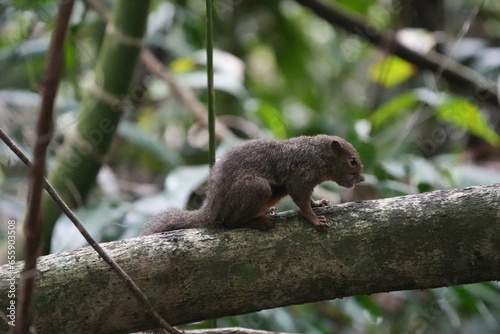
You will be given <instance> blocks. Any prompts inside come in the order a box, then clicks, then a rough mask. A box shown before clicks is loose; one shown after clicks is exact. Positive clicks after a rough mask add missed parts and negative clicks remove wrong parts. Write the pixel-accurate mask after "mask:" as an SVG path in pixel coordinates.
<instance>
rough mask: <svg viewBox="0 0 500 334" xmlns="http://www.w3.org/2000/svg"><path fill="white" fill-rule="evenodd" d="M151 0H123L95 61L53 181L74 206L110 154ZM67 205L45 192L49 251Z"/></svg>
mask: <svg viewBox="0 0 500 334" xmlns="http://www.w3.org/2000/svg"><path fill="white" fill-rule="evenodd" d="M149 5H150V1H148V0H146V1H128V0H118V1H116V2H115V5H114V9H113V17H112V23H111V24H108V28H107V29H106V32H107V33H106V36H105V38H104V41H103V45H102V48H101V50H100V52H99V57H98V59H97V63H96V67H95V83H94V86H93V89H91V91H90V92H89V93H88V94H87V95H86V96H85V97H84V100H83V102H82V110H81V112H80V115H79V118H78V121H77V124H76V128H75V129H74V130H72V131H71V132H70V133H68V134H67V135H66V137H65V142H64V146H63V147H62V149H61V152H60V153H59V154H58V155H57V160H56V163H55V166H54V168H53V169H52V171H51V172H50V174H49V181H50V182H51V183H52V185H53V186H54V188H55V189H56V190H57V191H58V193H59V194H60V195H61V197H62V198H63V199H64V201H65V202H66V203H67V204H68V205H69V206H70V207H73V208H74V207H77V206H79V205H81V204H82V203H83V202H84V200H85V198H86V197H87V194H88V193H89V191H90V189H91V188H92V186H93V184H94V182H95V178H96V176H97V173H98V172H99V169H100V167H101V165H102V163H103V161H104V159H105V156H106V152H107V151H108V149H109V147H110V144H111V142H112V139H113V136H114V133H115V131H116V128H117V126H118V123H119V121H120V117H121V115H122V114H123V111H124V109H125V108H126V107H127V103H129V102H130V100H131V98H130V96H129V93H130V86H131V81H132V76H133V73H134V69H135V66H136V64H137V61H138V58H139V54H140V51H141V39H142V37H143V35H144V32H145V29H146V21H147V17H148V13H149ZM60 215H61V211H60V210H59V208H58V207H57V206H56V205H55V203H54V202H53V201H52V199H51V198H50V197H49V196H48V195H47V194H45V195H44V198H43V217H42V223H43V253H44V254H47V253H49V252H50V240H51V237H52V230H53V228H54V224H55V222H56V220H57V219H58V218H59V216H60Z"/></svg>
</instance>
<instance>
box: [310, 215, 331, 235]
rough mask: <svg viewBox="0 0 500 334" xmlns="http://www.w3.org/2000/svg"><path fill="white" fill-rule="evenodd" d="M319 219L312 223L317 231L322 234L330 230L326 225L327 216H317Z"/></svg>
mask: <svg viewBox="0 0 500 334" xmlns="http://www.w3.org/2000/svg"><path fill="white" fill-rule="evenodd" d="M316 218H317V219H315V220H314V221H312V222H311V223H312V224H313V225H314V227H315V228H316V230H318V231H320V232H326V230H327V229H328V224H327V223H326V218H325V216H316Z"/></svg>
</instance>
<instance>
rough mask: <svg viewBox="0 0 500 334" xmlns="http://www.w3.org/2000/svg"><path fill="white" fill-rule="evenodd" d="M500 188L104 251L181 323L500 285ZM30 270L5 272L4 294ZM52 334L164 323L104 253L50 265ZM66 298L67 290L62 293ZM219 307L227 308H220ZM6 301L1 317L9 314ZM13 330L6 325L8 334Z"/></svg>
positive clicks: (1, 273) (38, 314) (62, 258)
mask: <svg viewBox="0 0 500 334" xmlns="http://www.w3.org/2000/svg"><path fill="white" fill-rule="evenodd" d="M499 202H500V184H494V185H489V186H481V187H470V188H464V189H456V190H446V191H435V192H431V193H425V194H419V195H411V196H405V197H396V198H389V199H383V200H376V201H365V202H357V203H347V204H342V205H337V206H332V207H327V208H320V209H317V212H318V213H320V214H322V215H325V216H326V217H327V219H328V222H329V224H330V229H329V231H328V232H327V233H318V232H317V231H316V230H315V229H313V228H312V227H311V226H310V225H309V224H308V223H307V222H305V221H304V220H303V219H302V218H300V216H299V215H298V213H297V212H296V211H293V212H287V213H283V214H280V215H278V216H277V217H276V222H277V226H276V228H275V229H273V230H270V231H267V232H262V231H255V230H249V229H237V230H208V229H191V230H180V231H172V232H168V233H165V234H158V235H151V236H146V237H140V238H134V239H128V240H121V241H116V242H112V243H107V244H103V248H105V249H106V250H107V251H108V252H110V253H111V254H112V256H113V257H114V258H115V259H116V261H117V262H118V263H119V264H120V265H121V266H122V267H123V269H124V270H125V271H127V272H128V273H129V275H130V276H131V277H132V278H133V279H134V281H135V282H136V283H137V284H138V285H139V286H141V288H142V289H143V291H145V293H146V294H147V295H148V297H149V298H150V300H151V301H152V303H153V304H154V306H155V307H156V309H157V310H158V311H159V313H160V314H165V315H167V314H168V316H169V320H171V321H172V323H173V324H182V323H189V322H193V321H198V320H202V319H209V318H217V317H221V316H226V315H235V314H243V313H248V312H253V311H258V310H262V309H267V308H273V307H279V306H286V305H291V304H300V303H306V302H313V301H319V300H326V299H333V298H340V297H345V296H352V295H359V294H372V293H377V292H385V291H394V290H406V289H423V288H435V287H441V286H449V285H455V284H466V283H473V282H481V281H490V280H498V279H500V249H499V246H498V245H500V225H499V224H498V220H499V216H500V211H499V209H498V203H499ZM21 266H22V263H18V264H17V265H15V266H14V272H12V271H10V267H9V266H3V267H0V295H5V293H6V291H8V288H9V281H8V278H10V277H12V275H17V274H18V272H19V270H20V268H21ZM38 268H39V276H38V279H39V280H38V281H39V287H38V289H37V292H36V298H35V324H36V326H37V328H38V329H39V331H40V332H42V333H43V332H61V331H64V330H65V328H68V327H67V326H71V328H72V329H73V331H74V332H77V331H80V330H81V331H84V332H106V333H122V332H125V331H137V330H141V329H146V328H153V327H155V326H156V323H155V321H154V319H152V318H151V316H149V314H148V312H147V311H146V310H145V309H144V308H143V307H142V305H141V304H140V303H139V302H138V301H137V300H136V299H135V298H131V294H130V292H129V290H128V289H127V287H126V286H124V285H123V284H121V282H120V281H119V278H118V277H116V275H114V273H113V272H111V271H110V270H109V268H108V267H107V265H106V263H105V262H104V261H103V260H102V259H100V258H99V256H98V255H97V254H95V253H94V252H93V250H92V249H90V248H88V247H86V248H81V249H77V250H75V251H71V252H64V253H60V254H54V255H49V256H46V257H42V258H41V259H40V261H39V266H38ZM62 287H63V288H62ZM214 301H217V302H216V303H214ZM6 302H7V301H6V300H5V298H2V299H0V309H5V308H6V307H7V305H6ZM4 327H6V325H5V324H0V331H1V330H2V329H3V328H4Z"/></svg>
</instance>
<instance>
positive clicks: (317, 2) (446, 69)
mask: <svg viewBox="0 0 500 334" xmlns="http://www.w3.org/2000/svg"><path fill="white" fill-rule="evenodd" d="M295 1H296V2H298V3H299V4H301V5H302V6H304V7H307V8H309V9H311V10H312V11H313V12H314V13H315V14H316V15H317V16H318V17H321V18H322V19H324V20H325V21H327V22H328V23H330V24H331V25H332V26H337V27H340V28H342V29H344V30H345V31H347V32H348V33H351V34H354V35H357V36H359V37H361V38H363V39H364V40H366V41H367V42H369V43H371V44H373V45H375V46H378V47H380V48H383V49H384V50H387V51H389V52H391V53H393V54H395V55H396V56H398V57H401V58H402V59H404V60H407V61H409V62H411V63H413V64H415V65H417V66H418V67H419V68H421V69H426V70H430V71H432V72H434V73H441V74H442V76H443V78H445V79H446V80H448V81H449V82H450V83H451V84H453V85H457V86H467V87H471V88H472V89H473V91H474V94H475V96H476V97H477V98H478V99H479V100H485V101H488V102H489V103H491V104H492V105H494V106H496V107H500V100H499V98H498V93H497V88H496V84H495V83H494V82H493V81H491V80H489V79H487V78H485V77H483V76H482V75H480V74H479V73H477V72H475V71H473V70H472V69H470V68H468V67H466V66H463V65H461V64H459V63H457V62H455V61H454V60H452V59H450V58H449V57H447V56H444V55H442V54H440V53H438V52H435V51H429V52H428V53H427V54H421V53H418V52H415V51H413V50H411V49H409V48H407V47H406V46H404V45H403V44H401V43H400V42H399V41H398V40H397V39H396V38H395V34H394V32H393V31H388V30H380V29H377V28H375V27H374V26H372V25H370V24H369V23H368V22H365V21H363V20H362V19H361V18H359V17H355V16H353V15H350V14H348V13H346V12H344V11H342V10H341V9H339V8H337V7H335V6H334V5H333V4H332V3H331V2H329V3H328V4H326V3H324V2H322V1H321V0H295Z"/></svg>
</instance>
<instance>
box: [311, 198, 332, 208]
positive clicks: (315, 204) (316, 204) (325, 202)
mask: <svg viewBox="0 0 500 334" xmlns="http://www.w3.org/2000/svg"><path fill="white" fill-rule="evenodd" d="M329 205H331V203H330V201H329V200H327V199H326V198H322V199H320V200H318V201H313V200H311V207H312V208H317V207H320V206H329Z"/></svg>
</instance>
